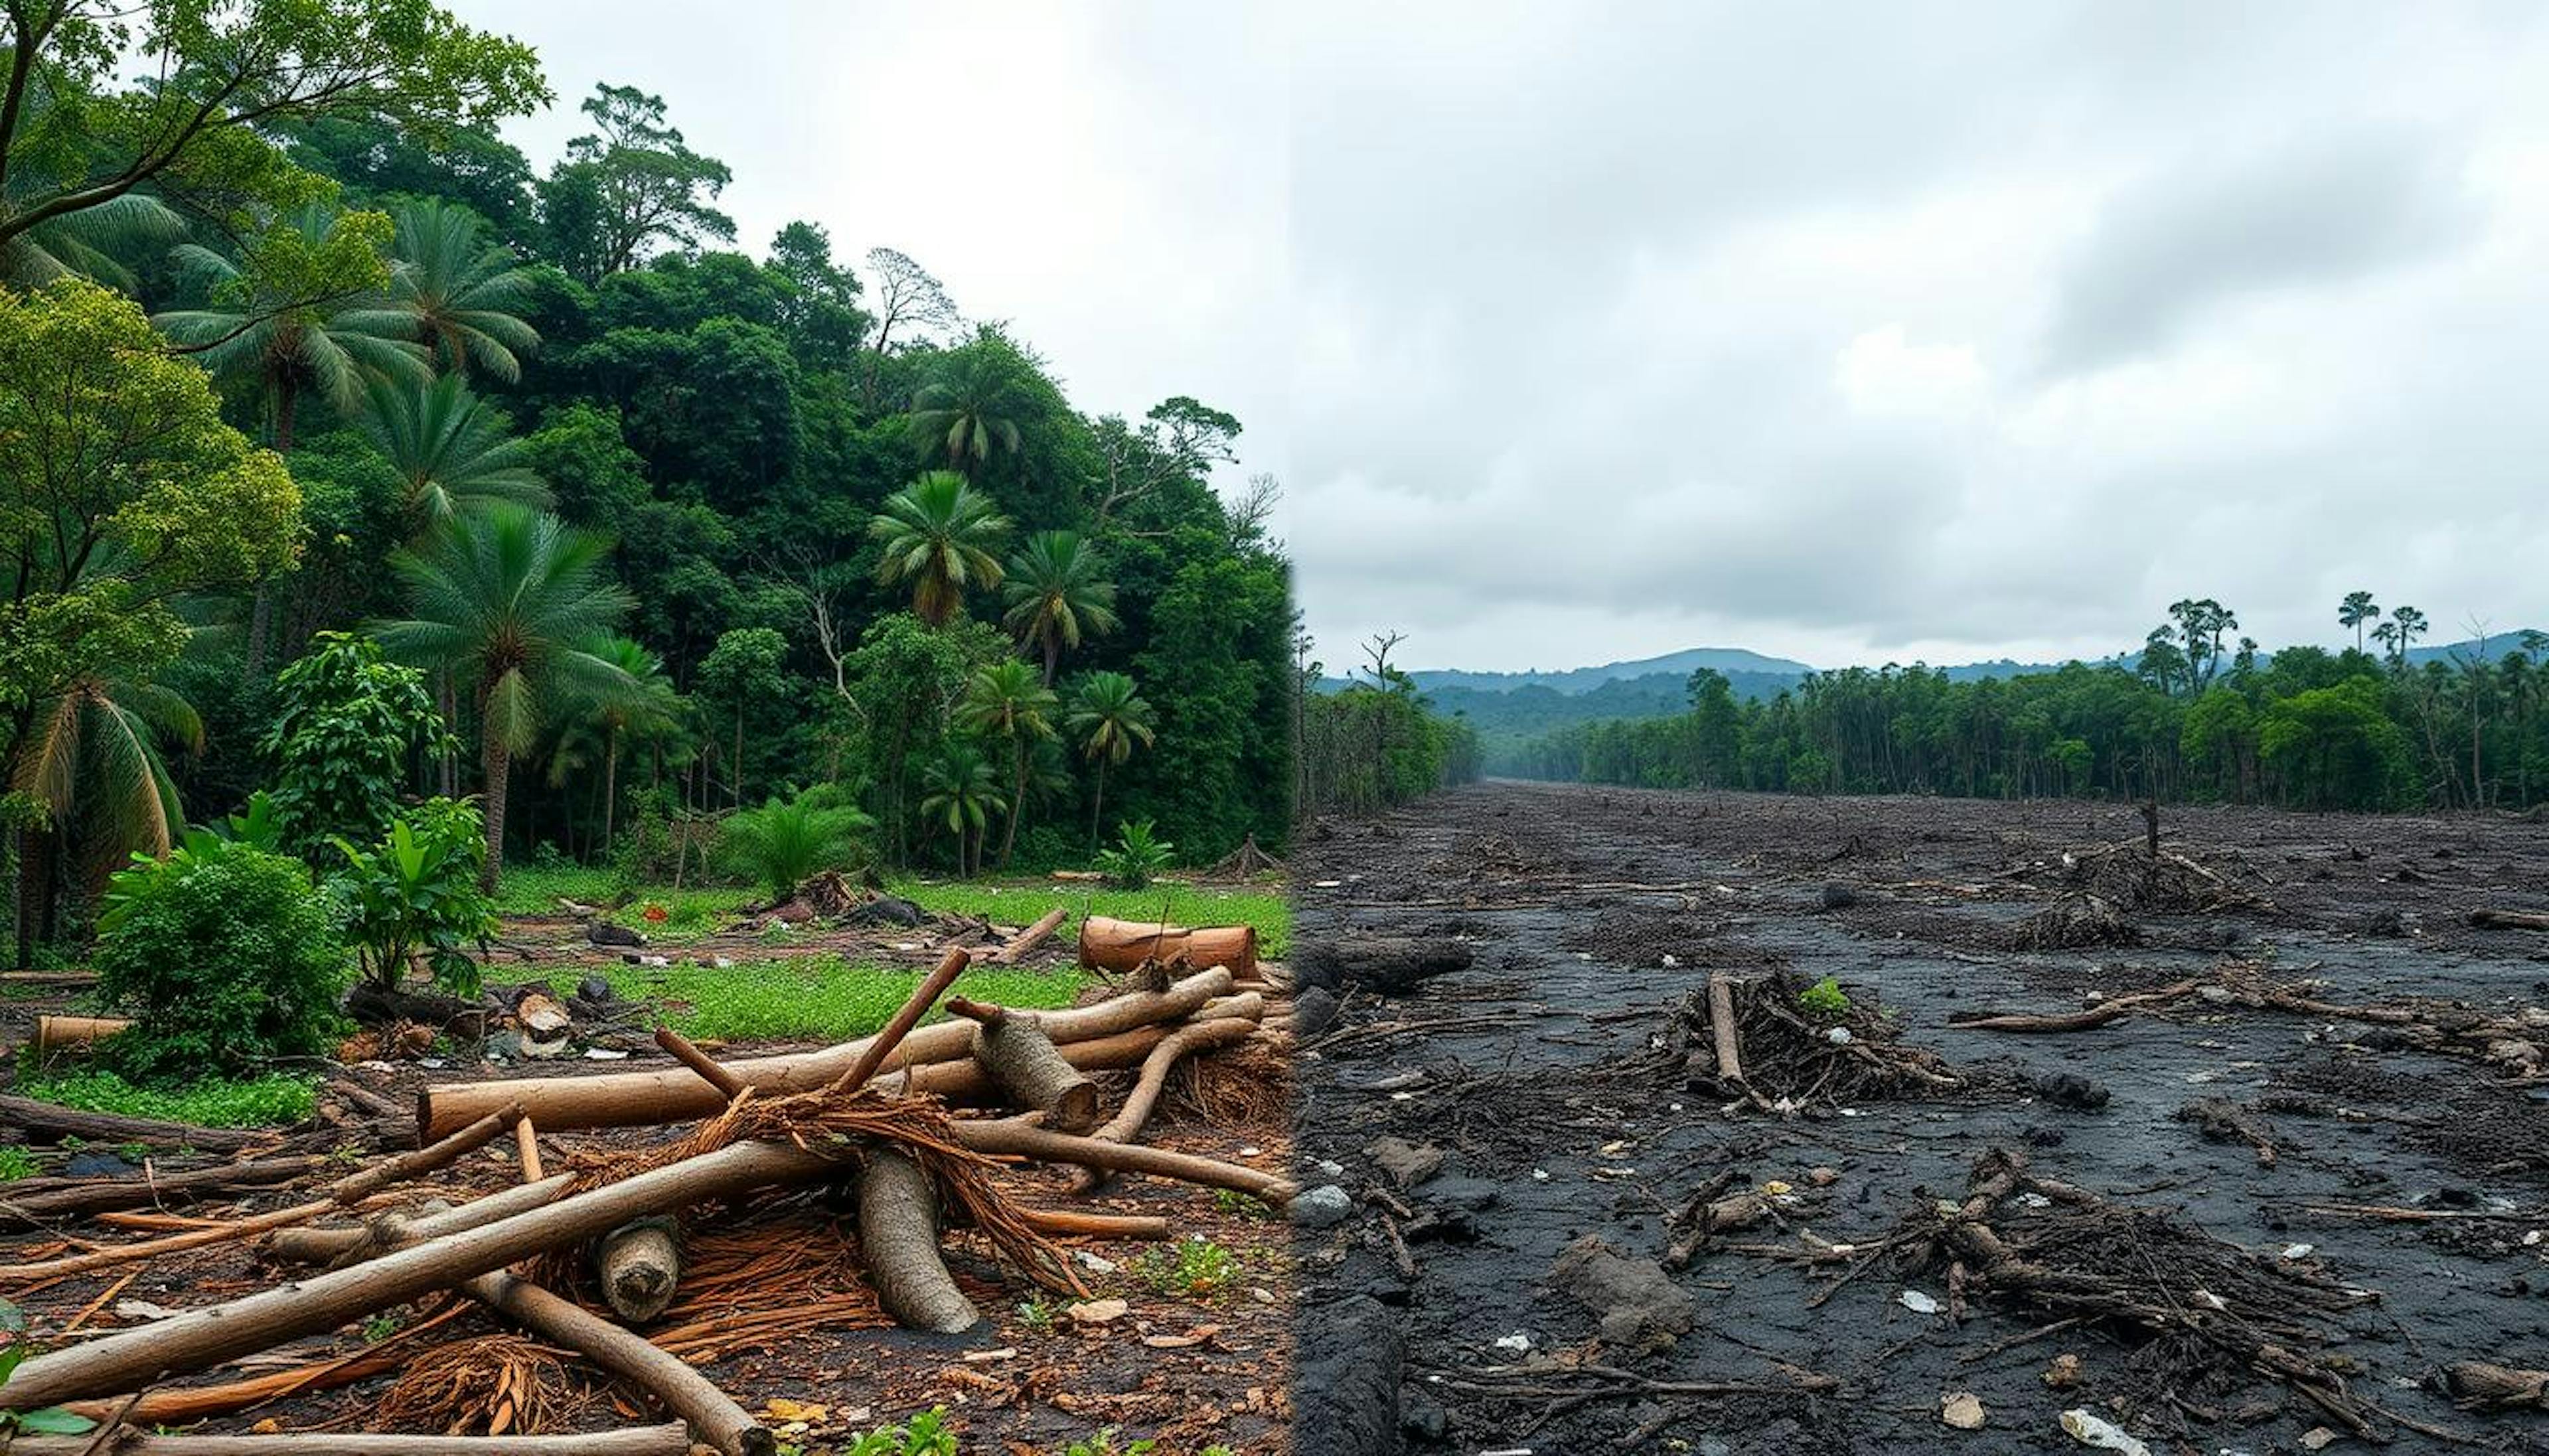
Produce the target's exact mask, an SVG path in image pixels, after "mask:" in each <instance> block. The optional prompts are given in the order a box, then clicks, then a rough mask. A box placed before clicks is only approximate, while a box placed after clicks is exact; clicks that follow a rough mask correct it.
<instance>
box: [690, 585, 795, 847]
mask: <svg viewBox="0 0 2549 1456" xmlns="http://www.w3.org/2000/svg"><path fill="white" fill-rule="evenodd" d="M787 660H788V639H787V638H785V637H783V636H781V635H780V634H779V632H778V630H777V629H776V628H772V627H735V628H732V629H729V630H728V631H725V632H722V633H720V634H718V636H717V640H716V646H715V647H714V648H712V649H710V651H709V652H708V656H707V657H706V658H704V659H702V660H701V662H700V676H699V686H700V689H701V690H702V691H703V692H705V693H707V694H708V696H709V697H711V698H721V699H723V700H724V701H725V702H726V703H727V704H728V705H729V706H731V707H732V708H733V709H734V756H733V762H731V763H729V764H727V765H726V774H727V776H728V777H729V778H731V779H732V780H733V785H732V786H733V792H734V806H735V807H736V808H738V809H739V808H741V807H743V718H744V713H745V710H746V709H748V708H750V707H751V706H752V705H753V704H754V703H756V702H760V703H767V702H768V701H770V700H771V699H772V698H775V697H777V696H778V695H779V694H780V693H781V692H782V691H783V690H784V689H785V688H786V687H787V680H786V679H785V678H783V677H782V676H781V675H780V671H779V670H780V667H781V665H782V664H784V663H786V662H787Z"/></svg>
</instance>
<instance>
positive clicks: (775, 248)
mask: <svg viewBox="0 0 2549 1456" xmlns="http://www.w3.org/2000/svg"><path fill="white" fill-rule="evenodd" d="M770 267H771V269H772V270H773V271H774V272H776V273H778V274H779V276H780V277H781V278H783V279H785V280H787V284H788V288H787V295H786V297H785V298H783V299H782V300H781V302H780V306H779V325H780V327H782V328H784V329H786V330H787V331H788V343H789V347H791V348H793V349H795V350H796V351H797V357H798V359H799V360H800V361H801V362H802V363H804V364H807V365H810V366H816V367H820V368H825V369H840V368H844V367H846V366H847V365H848V364H849V362H850V359H851V357H852V356H853V355H855V354H856V353H857V352H858V348H859V339H860V338H861V337H862V336H864V335H865V334H866V332H867V326H868V320H867V316H866V315H865V314H862V313H861V312H859V275H857V274H856V273H853V272H851V271H850V270H849V269H847V268H844V267H842V266H841V265H840V264H839V263H836V262H834V261H833V260H832V236H831V234H830V233H828V232H826V231H824V230H823V228H822V227H821V226H820V225H818V224H814V223H791V224H789V225H788V226H787V227H782V228H780V229H779V235H778V236H776V237H774V238H772V239H771V241H770Z"/></svg>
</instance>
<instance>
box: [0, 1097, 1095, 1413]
mask: <svg viewBox="0 0 2549 1456" xmlns="http://www.w3.org/2000/svg"><path fill="white" fill-rule="evenodd" d="M685 1075H687V1073H685ZM1074 1140H1076V1139H1074ZM1100 1145H1104V1144H1100ZM838 1171H839V1164H838V1163H836V1162H834V1161H832V1160H830V1159H828V1158H823V1157H818V1156H816V1155H815V1154H812V1153H808V1152H800V1151H798V1150H797V1149H795V1148H793V1147H782V1146H778V1145H776V1144H773V1143H766V1142H738V1143H735V1144H732V1145H731V1146H727V1147H721V1148H719V1149H717V1150H716V1151H714V1152H710V1153H705V1154H702V1155H701V1156H699V1157H695V1158H689V1159H685V1160H684V1161H682V1162H678V1163H674V1164H671V1165H669V1166H666V1167H661V1168H656V1169H654V1170H652V1171H649V1172H644V1173H639V1174H637V1175H636V1176H634V1177H631V1178H628V1179H625V1180H623V1181H621V1182H618V1183H613V1184H608V1185H605V1186H604V1187H601V1188H596V1189H594V1190H592V1191H590V1192H588V1193H583V1194H579V1195H577V1196H576V1197H574V1198H569V1199H564V1200H561V1201H560V1202H558V1203H555V1204H552V1205H549V1206H547V1207H544V1208H539V1209H534V1210H532V1211H530V1212H528V1213H523V1214H518V1215H515V1216H514V1217H512V1218H510V1219H505V1220H501V1221H499V1222H497V1223H494V1224H490V1225H487V1226H486V1227H484V1228H480V1229H468V1230H465V1231H462V1232H459V1233H453V1234H449V1235H446V1236H444V1237H441V1238H437V1239H433V1240H430V1241H428V1242H425V1243H419V1244H417V1245H415V1246H413V1247H410V1248H405V1249H401V1250H399V1251H398V1252H396V1253H391V1254H385V1255H383V1256H382V1257H380V1258H377V1259H374V1260H371V1261H370V1262H368V1263H363V1264H358V1265H354V1266H352V1267H349V1268H344V1269H338V1270H335V1271H333V1272H330V1273H327V1274H321V1275H318V1276H316V1277H315V1278H312V1279H309V1280H306V1281H302V1282H299V1283H295V1284H287V1285H283V1286H281V1287H279V1288H275V1289H270V1290H265V1291H262V1292H260V1293H257V1294H251V1295H247V1296H244V1297H242V1298H240V1299H236V1300H232V1301H229V1302H227V1303H225V1304H219V1305H212V1306H207V1307H205V1308H202V1309H197V1310H190V1311H188V1312H186V1313H185V1314H182V1315H178V1316H175V1317H174V1318H171V1319H163V1320H160V1321H158V1322H157V1323H154V1324H150V1325H147V1326H144V1327H142V1328H138V1329H130V1330H123V1331H119V1332H117V1333H114V1334H110V1335H106V1336H103V1337H101V1338H98V1339H95V1340H91V1341H88V1342H86V1343H83V1344H79V1345H74V1346H71V1347H69V1348H66V1349H60V1350H54V1351H51V1352H48V1353H47V1354H44V1355H41V1356H38V1357H37V1358H35V1359H32V1360H29V1361H27V1362H26V1363H25V1364H23V1365H21V1366H19V1367H18V1369H17V1370H16V1371H15V1372H14V1373H12V1374H11V1375H10V1377H9V1378H8V1380H7V1381H6V1382H5V1383H0V1408H5V1409H9V1410H40V1409H42V1408H44V1407H47V1406H57V1405H59V1404H61V1403H62V1402H64V1401H71V1400H78V1399H81V1398H84V1397H89V1396H102V1395H113V1394H116V1393H118V1392H123V1391H134V1390H140V1389H142V1387H144V1386H146V1385H149V1384H151V1383H152V1382H154V1381H158V1380H161V1379H164V1378H166V1377H168V1376H170V1375H178V1374H191V1373H193V1372H195V1371H198V1370H203V1369H205V1368H207V1367H209V1366H212V1365H217V1364H219V1363H221V1362H222V1361H224V1360H232V1359H236V1358H237V1357H239V1356H241V1355H245V1354H249V1353H252V1352H254V1351H257V1350H263V1349H269V1348H271V1347H273V1346H275V1345H278V1344H281V1343H283V1342H284V1341H286V1340H290V1339H298V1338H300V1337H302V1336H304V1335H310V1334H317V1333H320V1332H322V1331H324V1330H329V1329H333V1328H335V1327H336V1326H337V1325H339V1324H342V1323H344V1322H346V1321H347V1320H349V1319H359V1318H361V1317H363V1316H365V1315H369V1314H372V1313H374V1312H376V1311H380V1310H385V1309H388V1308H390V1307H391V1306H394V1305H402V1304H406V1303H408V1302H409V1301H411V1300H415V1299H418V1298H421V1297H423V1296H425V1295H427V1294H431V1293H433V1292H434V1291H436V1290H440V1289H449V1288H451V1287H453V1286H454V1285H458V1284H462V1283H464V1282H466V1281H467V1280H469V1279H472V1278H475V1277H476V1276H478V1275H480V1274H484V1273H487V1272H489V1271H491V1270H496V1269H501V1268H503V1267H505V1266H506V1265H508V1264H511V1263H515V1262H517V1261H518V1260H520V1259H524V1258H527V1257H529V1256H530V1255H532V1254H538V1253H546V1252H548V1251H549V1250H551V1249H557V1248H564V1247H566V1246H568V1245H570V1244H575V1243H580V1242H582V1241H584V1240H585V1239H588V1238H592V1237H595V1236H597V1235H599V1234H602V1233H607V1232H609V1231H610V1230H611V1229H615V1228H617V1227H619V1226H620V1225H622V1224H624V1223H627V1222H628V1221H629V1220H630V1219H634V1218H638V1217H641V1216H643V1215H646V1214H653V1213H661V1212H663V1211H664V1210H666V1209H668V1208H675V1207H680V1206H682V1205H685V1204H693V1203H703V1202H708V1201H711V1200H715V1199H721V1198H728V1197H732V1196H734V1195H736V1194H739V1193H744V1192H748V1191H751V1190H753V1189H758V1188H764V1187H770V1186H774V1185H782V1184H788V1183H797V1182H804V1181H807V1180H810V1179H814V1178H820V1177H824V1176H828V1175H832V1174H835V1173H837V1172H838Z"/></svg>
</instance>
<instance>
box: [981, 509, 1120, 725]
mask: <svg viewBox="0 0 2549 1456" xmlns="http://www.w3.org/2000/svg"><path fill="white" fill-rule="evenodd" d="M1104 570H1105V564H1104V563H1103V562H1102V561H1100V560H1099V559H1098V556H1097V550H1096V548H1095V547H1093V546H1091V545H1090V544H1089V543H1088V542H1086V541H1085V540H1083V539H1082V538H1081V535H1080V533H1079V532H1078V531H1038V532H1036V533H1035V534H1034V535H1032V536H1029V537H1027V543H1026V545H1025V546H1024V547H1023V548H1022V549H1021V550H1020V551H1019V552H1018V554H1017V555H1015V556H1012V557H1010V558H1009V567H1008V576H1007V578H1006V579H1005V580H1004V581H1003V582H1002V583H1001V584H1000V591H1001V593H1002V594H1003V595H1004V596H1005V597H1006V598H1007V600H1008V604H1009V609H1008V612H1007V614H1006V615H1005V616H1003V617H1002V618H1001V619H1000V620H1001V624H1002V625H1003V626H1005V627H1007V628H1008V629H1009V633H1010V635H1011V636H1013V637H1015V638H1016V639H1017V641H1018V645H1019V646H1020V647H1022V648H1026V649H1028V650H1030V651H1033V652H1035V653H1036V654H1037V655H1039V656H1041V657H1042V658H1043V659H1044V685H1046V686H1047V687H1051V686H1052V685H1053V677H1054V672H1055V670H1056V669H1057V668H1059V667H1060V665H1061V663H1062V654H1063V652H1064V651H1065V650H1066V649H1073V650H1076V649H1077V648H1078V647H1079V646H1080V644H1081V641H1082V639H1083V638H1085V637H1098V636H1104V635H1105V634H1106V633H1109V632H1112V631H1114V630H1115V629H1116V628H1117V627H1120V626H1122V625H1123V623H1122V621H1121V620H1119V619H1118V618H1117V617H1116V615H1115V584H1114V583H1112V582H1109V581H1107V580H1105V579H1104V578H1103V577H1102V576H1101V575H1100V573H1101V572H1103V571H1104Z"/></svg>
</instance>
